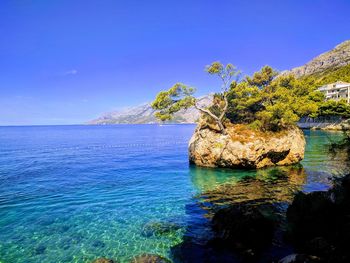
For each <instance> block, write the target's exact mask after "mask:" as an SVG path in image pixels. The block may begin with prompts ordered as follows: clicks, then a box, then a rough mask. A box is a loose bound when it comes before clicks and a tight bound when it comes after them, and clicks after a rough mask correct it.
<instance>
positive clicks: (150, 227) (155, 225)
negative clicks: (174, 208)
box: [141, 222, 181, 237]
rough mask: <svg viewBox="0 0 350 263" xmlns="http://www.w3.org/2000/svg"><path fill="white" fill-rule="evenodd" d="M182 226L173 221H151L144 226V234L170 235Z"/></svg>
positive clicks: (146, 235)
mask: <svg viewBox="0 0 350 263" xmlns="http://www.w3.org/2000/svg"><path fill="white" fill-rule="evenodd" d="M180 228H181V226H180V225H178V224H175V223H171V222H149V223H147V224H145V225H144V226H143V228H142V232H141V233H142V235H143V236H145V237H149V236H163V235H170V234H172V233H174V232H176V231H177V230H179V229H180Z"/></svg>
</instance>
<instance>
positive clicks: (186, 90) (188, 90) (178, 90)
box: [151, 83, 196, 121]
mask: <svg viewBox="0 0 350 263" xmlns="http://www.w3.org/2000/svg"><path fill="white" fill-rule="evenodd" d="M194 92H195V89H194V88H192V87H189V86H187V85H185V84H182V83H176V84H175V85H174V86H172V87H171V88H170V89H168V90H166V91H161V92H159V93H158V95H157V96H156V99H155V100H154V101H153V102H152V104H151V106H152V108H153V109H156V110H158V111H157V112H156V113H155V116H156V118H158V119H159V120H161V121H166V120H171V119H172V118H173V116H174V114H175V113H176V112H178V111H180V110H181V109H188V108H190V107H192V106H193V105H194V104H195V102H196V99H195V98H194V97H193V96H192V95H193V93H194Z"/></svg>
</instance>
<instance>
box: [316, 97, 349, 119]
mask: <svg viewBox="0 0 350 263" xmlns="http://www.w3.org/2000/svg"><path fill="white" fill-rule="evenodd" d="M318 115H319V116H334V115H335V116H343V117H345V118H350V104H348V103H347V102H346V100H340V101H335V100H327V101H325V102H322V103H321V104H320V106H319V109H318Z"/></svg>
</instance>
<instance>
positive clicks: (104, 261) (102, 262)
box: [91, 258, 117, 263]
mask: <svg viewBox="0 0 350 263" xmlns="http://www.w3.org/2000/svg"><path fill="white" fill-rule="evenodd" d="M91 263H117V261H115V260H113V259H109V258H98V259H95V260H94V261H92V262H91Z"/></svg>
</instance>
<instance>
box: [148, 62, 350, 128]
mask: <svg viewBox="0 0 350 263" xmlns="http://www.w3.org/2000/svg"><path fill="white" fill-rule="evenodd" d="M205 70H206V71H207V72H208V73H209V74H210V75H216V76H218V77H219V78H220V79H221V80H222V83H223V85H222V89H221V92H220V93H217V94H215V95H214V98H213V104H212V105H211V106H210V107H209V108H207V109H205V108H200V107H198V106H197V105H196V102H197V101H196V99H195V97H193V94H194V92H195V89H194V88H192V87H189V86H186V85H184V84H182V83H176V84H175V85H174V86H173V87H171V88H170V89H169V90H166V91H161V92H159V93H158V95H157V97H156V99H155V100H154V102H153V103H152V107H153V108H154V109H156V110H157V113H156V117H157V118H158V119H160V120H162V121H165V120H170V119H172V118H173V115H174V113H176V112H178V111H179V110H181V109H187V108H189V107H192V106H196V108H198V109H199V110H200V111H201V112H202V113H204V114H206V116H207V117H208V118H209V119H211V120H212V121H215V122H216V123H217V124H218V125H219V127H220V129H221V131H224V126H223V122H222V120H223V118H227V119H228V120H230V121H231V122H232V123H244V124H249V125H250V126H251V127H253V128H255V129H261V130H271V131H278V130H281V129H285V128H288V127H289V126H292V125H295V124H296V122H297V121H298V120H299V119H300V118H301V117H303V116H309V117H317V116H321V115H322V116H325V115H340V116H345V117H350V105H349V104H347V103H346V102H345V101H338V102H336V101H332V100H330V101H324V95H323V94H322V93H321V92H320V91H318V90H317V87H319V86H321V85H322V84H324V83H331V82H334V81H337V80H340V79H341V80H343V81H350V65H349V66H345V67H342V68H339V69H336V70H330V71H327V72H326V73H325V74H322V75H313V76H308V77H303V78H300V79H297V78H295V77H294V76H293V75H281V76H277V72H276V71H275V70H274V69H273V68H271V67H269V66H264V67H263V68H262V69H261V70H260V71H258V72H256V73H254V74H253V76H252V77H249V76H248V77H246V78H245V79H244V80H242V81H239V77H240V71H239V70H237V68H236V67H235V66H233V65H232V64H227V65H226V66H225V65H223V64H221V63H220V62H213V63H212V64H210V65H208V66H206V68H205ZM276 76H277V77H276ZM233 78H235V80H233V81H232V79H233Z"/></svg>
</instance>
